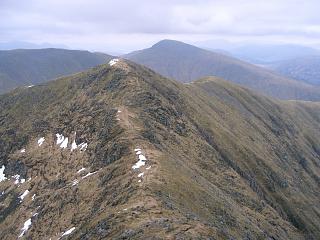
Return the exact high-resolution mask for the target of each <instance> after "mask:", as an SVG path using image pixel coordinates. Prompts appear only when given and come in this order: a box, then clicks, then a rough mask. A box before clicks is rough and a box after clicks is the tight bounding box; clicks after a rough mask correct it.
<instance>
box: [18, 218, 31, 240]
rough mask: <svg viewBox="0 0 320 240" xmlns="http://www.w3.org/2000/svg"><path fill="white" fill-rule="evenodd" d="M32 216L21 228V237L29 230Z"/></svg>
mask: <svg viewBox="0 0 320 240" xmlns="http://www.w3.org/2000/svg"><path fill="white" fill-rule="evenodd" d="M31 223H32V222H31V218H29V219H28V220H27V221H25V222H24V224H23V228H21V231H22V232H21V234H20V235H19V238H21V237H22V236H23V235H24V234H25V232H26V231H28V229H29V228H30V227H31Z"/></svg>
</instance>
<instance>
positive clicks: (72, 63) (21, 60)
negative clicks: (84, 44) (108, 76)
mask: <svg viewBox="0 0 320 240" xmlns="http://www.w3.org/2000/svg"><path fill="white" fill-rule="evenodd" d="M111 58H112V57H111V56H110V55H107V54H103V53H91V52H88V51H80V50H66V49H55V48H48V49H17V50H7V51H0V93H4V92H6V91H9V90H12V89H13V88H15V87H19V86H30V85H35V84H39V83H42V82H45V81H48V80H51V79H54V78H57V77H61V76H63V75H68V74H73V73H76V72H81V71H84V70H87V69H89V68H91V67H94V66H97V65H99V64H103V63H106V62H108V61H109V60H110V59H111Z"/></svg>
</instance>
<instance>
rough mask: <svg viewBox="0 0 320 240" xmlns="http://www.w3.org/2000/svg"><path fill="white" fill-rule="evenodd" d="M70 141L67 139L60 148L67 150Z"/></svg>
mask: <svg viewBox="0 0 320 240" xmlns="http://www.w3.org/2000/svg"><path fill="white" fill-rule="evenodd" d="M68 141H69V139H68V138H67V137H66V138H65V139H64V140H63V142H62V143H61V145H60V147H61V148H67V147H68Z"/></svg>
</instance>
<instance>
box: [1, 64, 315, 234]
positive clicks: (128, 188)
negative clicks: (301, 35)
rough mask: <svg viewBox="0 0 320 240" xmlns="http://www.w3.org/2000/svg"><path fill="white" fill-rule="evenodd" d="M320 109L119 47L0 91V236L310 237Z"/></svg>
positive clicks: (311, 104)
mask: <svg viewBox="0 0 320 240" xmlns="http://www.w3.org/2000/svg"><path fill="white" fill-rule="evenodd" d="M319 109H320V105H319V104H318V103H310V104H309V103H300V102H286V101H279V100H274V99H270V98H268V97H264V96H261V95H259V94H256V93H253V92H251V91H250V90H248V89H244V88H240V87H238V86H236V85H234V84H232V83H230V82H227V81H225V80H221V79H218V78H204V79H201V80H198V81H195V82H194V83H191V84H181V83H178V82H176V81H173V80H170V79H167V78H164V77H162V76H160V75H158V74H157V73H155V72H154V71H152V70H150V69H148V68H145V67H143V66H140V65H138V64H135V63H132V62H130V61H127V60H123V59H121V60H119V61H118V62H116V63H115V64H114V65H112V66H110V65H108V64H107V65H101V66H98V67H95V68H93V69H91V70H89V71H87V72H84V73H78V74H75V75H72V76H69V77H63V78H59V79H57V80H55V81H51V82H48V83H43V84H41V85H39V86H34V87H31V88H19V89H16V90H14V91H12V92H10V93H7V94H4V95H1V96H0V110H1V111H0V121H1V127H0V135H1V136H2V137H1V144H0V147H1V149H0V150H1V151H0V153H1V155H0V166H1V165H3V166H5V170H4V173H5V176H6V177H7V180H5V181H2V182H1V183H0V187H1V188H0V190H1V191H3V192H4V194H1V197H0V201H1V204H3V205H2V207H1V208H0V216H1V217H2V218H1V219H0V229H1V231H0V237H1V238H4V239H16V238H17V236H19V235H20V234H22V232H23V231H22V230H21V229H22V227H23V226H24V222H26V221H27V220H28V219H30V221H31V226H30V227H29V228H28V229H27V230H26V231H25V232H24V233H23V236H24V237H27V238H33V239H43V238H44V237H52V238H58V237H63V238H65V239H67V238H68V239H90V238H91V239H92V238H112V239H141V238H153V237H154V236H155V235H156V236H157V237H158V238H159V239H168V238H169V239H170V238H171V239H179V238H180V239H199V238H202V239H203V238H204V239H210V238H211V239H212V238H213V239H215V238H216V239H226V238H253V239H259V238H260V239H268V238H269V239H272V238H274V239H312V238H313V239H316V238H317V237H318V236H319V234H320V230H319V227H318V225H317V222H318V221H319V215H317V213H318V211H319V209H318V205H317V204H316V203H317V200H318V199H319V192H318V191H317V189H318V188H319V177H318V176H319V162H318V160H319V157H320V151H319V146H320V142H319V140H318V138H317V135H318V134H319V132H320V129H319V122H320V116H319ZM25 116H28V118H26V117H25ZM56 134H59V136H60V135H63V136H64V141H65V138H66V137H68V139H69V141H68V142H67V144H66V146H67V147H66V148H64V147H63V146H62V145H60V144H57V140H58V138H57V136H56ZM41 138H44V141H43V143H41V145H39V144H40V143H39V140H40V139H41ZM73 141H74V142H75V143H76V145H77V146H80V144H82V143H87V144H88V146H87V148H86V150H85V151H81V149H80V148H78V147H77V148H75V149H73ZM40 142H41V141H40ZM71 143H72V144H71ZM23 149H25V151H22V150H23ZM144 159H146V160H144ZM137 166H140V167H137ZM83 168H85V170H82V171H80V170H81V169H83ZM79 171H80V173H79ZM17 174H18V175H20V176H21V178H23V179H26V181H25V182H23V183H19V185H16V184H14V181H15V179H14V178H13V176H16V175H17ZM30 178H31V179H30ZM29 179H30V180H29ZM75 180H77V181H75ZM18 186H19V187H18ZM25 190H29V191H30V193H28V194H27V195H26V197H25V198H24V199H22V202H21V203H20V202H19V201H20V199H19V196H21V194H22V193H24V191H25ZM33 194H36V195H35V199H34V200H33V199H32V196H33ZM38 206H40V207H39V208H38ZM36 213H37V214H36ZM34 214H36V215H35V216H33V215H34ZM17 226H18V227H17ZM47 226H50V228H48V227H47ZM64 234H68V235H64ZM62 235H63V236H62Z"/></svg>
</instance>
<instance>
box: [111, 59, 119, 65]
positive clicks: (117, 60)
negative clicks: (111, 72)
mask: <svg viewBox="0 0 320 240" xmlns="http://www.w3.org/2000/svg"><path fill="white" fill-rule="evenodd" d="M117 62H119V59H118V58H114V59H112V60H110V61H109V65H110V66H113V65H115V64H116V63H117Z"/></svg>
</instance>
